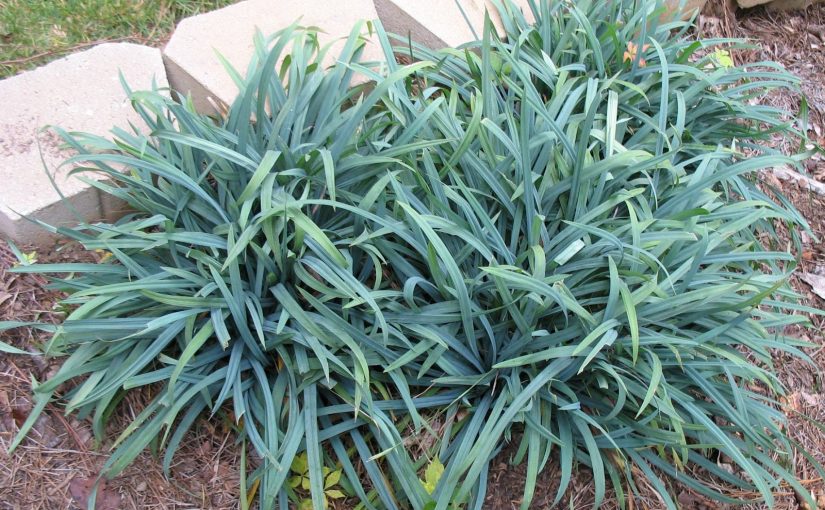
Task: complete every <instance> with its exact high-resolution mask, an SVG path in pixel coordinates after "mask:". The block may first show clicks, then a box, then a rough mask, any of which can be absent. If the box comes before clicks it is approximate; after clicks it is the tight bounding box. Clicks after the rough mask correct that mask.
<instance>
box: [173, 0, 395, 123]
mask: <svg viewBox="0 0 825 510" xmlns="http://www.w3.org/2000/svg"><path fill="white" fill-rule="evenodd" d="M377 18H378V15H377V14H376V12H375V7H374V6H373V3H372V0H346V1H340V0H301V1H298V0H278V1H276V0H245V1H243V2H239V3H236V4H232V5H229V6H227V7H224V8H222V9H218V10H216V11H212V12H208V13H205V14H199V15H197V16H193V17H191V18H187V19H185V20H183V21H181V22H180V23H179V24H178V27H177V29H176V30H175V33H174V34H173V35H172V38H171V39H170V40H169V43H168V44H167V45H166V48H164V50H163V54H164V62H165V63H166V69H167V74H168V76H169V83H170V85H171V86H172V89H173V90H176V91H179V92H181V93H184V94H191V95H192V99H193V102H194V104H195V107H196V108H197V109H198V111H201V112H204V113H213V112H214V111H215V108H214V107H213V104H219V105H220V104H221V103H223V104H226V105H228V104H231V103H232V101H233V100H234V99H235V97H236V96H237V94H238V88H237V86H236V85H235V83H234V82H233V81H232V78H231V77H230V75H229V74H228V73H227V71H226V69H225V68H224V66H223V64H221V62H220V60H219V58H218V54H220V55H222V56H223V57H224V58H225V59H226V60H227V61H228V62H229V63H230V64H231V65H232V67H234V68H235V69H236V70H237V71H238V72H240V73H241V74H242V75H245V74H246V71H247V66H248V64H249V62H250V60H251V58H252V56H253V55H254V52H255V48H254V43H253V37H254V35H255V32H256V30H259V31H260V32H261V33H262V34H263V35H264V36H269V35H271V34H273V33H275V32H276V31H278V30H281V29H283V28H285V27H287V26H289V25H290V24H292V23H294V22H295V21H297V20H299V19H300V23H301V25H303V26H316V27H319V28H320V29H321V30H322V33H321V34H320V37H319V39H320V42H321V44H322V45H323V44H326V43H330V42H334V44H333V46H332V48H331V49H330V51H329V53H328V54H327V57H326V63H327V64H328V65H331V64H333V63H334V62H335V59H336V58H337V57H338V55H339V53H340V49H341V48H342V47H343V45H344V42H345V41H344V40H345V38H346V37H347V36H348V35H349V34H350V32H351V31H352V29H353V27H354V26H355V24H356V23H357V22H359V21H362V20H367V21H372V20H375V19H377ZM363 58H364V59H365V60H379V59H381V58H382V52H381V48H380V47H379V45H378V43H377V41H375V40H370V41H368V43H367V47H366V48H365V51H364V56H363ZM210 100H211V101H210Z"/></svg>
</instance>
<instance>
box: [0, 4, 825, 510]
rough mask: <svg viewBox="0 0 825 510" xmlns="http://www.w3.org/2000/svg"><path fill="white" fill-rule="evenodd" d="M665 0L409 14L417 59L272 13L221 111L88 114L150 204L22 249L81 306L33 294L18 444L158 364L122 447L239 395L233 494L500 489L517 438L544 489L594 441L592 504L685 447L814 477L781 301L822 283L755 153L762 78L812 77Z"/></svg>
mask: <svg viewBox="0 0 825 510" xmlns="http://www.w3.org/2000/svg"><path fill="white" fill-rule="evenodd" d="M658 7H659V5H658V4H657V3H652V2H651V3H648V2H622V1H616V2H588V1H585V2H576V3H575V4H574V3H572V2H533V3H532V5H531V12H529V13H522V12H519V11H518V10H517V9H516V8H515V7H514V6H513V5H511V4H509V3H508V4H499V9H500V12H501V17H502V20H503V25H504V27H505V32H506V34H502V36H499V35H498V34H496V33H495V31H494V30H493V29H492V28H491V24H490V23H487V26H486V28H485V31H484V33H483V34H482V37H481V38H480V40H479V41H477V42H474V43H469V44H468V45H466V46H465V47H462V48H459V49H452V50H450V49H448V50H442V51H430V50H427V49H425V48H422V47H419V46H416V45H415V44H414V43H407V42H404V41H400V42H399V47H398V48H396V49H395V50H396V51H398V52H403V53H406V54H408V55H411V56H412V57H413V58H412V60H413V61H414V62H415V63H414V64H411V65H406V66H402V65H398V64H396V63H395V60H394V59H393V58H392V55H393V51H394V50H393V49H392V48H391V46H390V43H389V42H388V38H387V37H386V35H385V34H384V33H383V31H382V30H381V28H380V26H375V27H374V28H375V32H376V34H375V37H376V38H377V40H378V41H379V42H380V44H381V46H382V48H383V49H384V51H385V54H386V55H387V57H389V58H388V59H387V60H388V62H386V63H384V64H382V65H375V64H370V63H361V62H360V58H359V55H360V52H361V50H362V48H363V44H364V41H363V40H362V39H361V38H360V37H359V35H358V29H356V30H355V31H354V32H353V35H352V36H351V37H350V38H349V39H348V40H347V43H346V45H345V47H344V49H343V51H342V53H341V56H340V57H339V58H338V63H337V64H336V65H334V66H332V67H331V68H329V69H324V66H323V65H322V64H321V62H322V60H323V57H324V55H325V53H326V52H327V51H328V49H327V48H325V47H320V46H319V45H318V43H317V38H316V37H315V34H314V33H313V32H312V31H306V30H298V29H297V28H296V27H294V26H293V27H289V28H288V29H285V30H283V31H282V32H279V33H278V34H276V36H275V37H274V38H273V39H272V40H271V41H264V40H263V39H260V38H259V39H258V41H257V47H258V57H257V60H256V64H255V65H253V66H251V67H250V69H251V70H252V72H251V74H250V75H249V77H248V78H246V79H240V78H239V84H240V85H241V94H240V95H239V97H238V99H237V100H236V101H235V102H234V104H233V105H232V106H231V108H230V110H229V113H228V115H227V116H226V118H221V119H217V121H216V120H215V119H212V118H209V117H206V116H203V115H199V114H197V113H195V112H194V111H193V109H192V107H191V105H189V104H188V103H186V102H184V103H183V104H178V103H175V102H173V101H171V100H169V99H166V98H165V97H164V96H163V95H161V94H159V93H157V92H140V93H134V94H133V95H132V98H133V103H134V105H135V108H136V109H137V111H138V112H140V113H141V115H142V116H143V118H144V120H145V121H146V123H147V124H148V125H149V127H150V132H149V133H148V134H143V133H140V132H126V131H123V130H115V135H116V139H115V141H114V142H110V141H107V140H105V139H103V138H99V137H95V136H91V135H85V134H68V133H66V134H65V137H66V140H67V141H68V142H69V144H70V145H71V146H72V147H74V148H75V149H76V150H77V151H78V152H79V155H78V156H77V157H75V158H73V159H72V160H71V162H72V163H83V164H84V165H86V166H87V167H88V168H89V169H93V170H94V171H102V172H105V173H106V174H108V176H109V177H110V179H111V182H110V183H103V182H99V181H92V182H93V184H94V185H95V186H97V187H98V188H99V189H100V190H101V191H103V192H105V193H108V194H110V195H112V196H113V197H116V198H118V199H121V200H124V201H125V202H127V203H128V204H129V206H130V207H131V208H132V209H133V210H134V213H132V214H130V215H127V216H126V217H124V218H123V219H121V220H119V221H118V222H116V223H112V224H108V223H99V224H93V225H88V224H86V225H81V226H79V227H78V228H75V229H60V232H62V233H63V234H65V235H66V236H68V237H70V238H72V239H75V240H77V241H78V242H80V243H81V244H82V245H83V246H85V247H86V248H87V249H89V250H104V251H106V252H108V253H110V254H111V256H110V257H109V258H108V259H107V260H106V261H104V262H102V263H99V264H60V265H29V266H22V267H20V268H18V270H19V271H33V272H39V273H46V274H53V275H58V276H54V277H53V285H54V287H55V288H58V289H60V290H62V291H64V292H66V293H67V294H68V297H67V298H66V299H65V300H64V304H65V305H67V306H69V307H71V308H72V311H71V313H70V314H69V315H68V316H67V318H66V320H65V321H64V322H63V323H62V324H61V325H59V326H54V327H52V326H48V325H34V326H35V327H40V328H43V329H49V330H51V331H53V332H54V335H53V337H52V339H51V340H50V341H49V343H48V344H47V345H46V346H44V347H45V351H46V352H47V353H48V354H52V355H67V356H68V357H67V358H66V361H65V362H64V365H63V367H62V368H61V370H60V371H59V372H58V373H57V374H56V375H55V376H54V377H52V378H51V379H50V380H48V381H43V382H38V383H37V384H36V386H35V393H36V395H37V402H38V405H37V406H36V408H35V410H34V412H33V413H32V415H31V417H30V418H29V420H28V421H27V422H26V424H25V425H24V426H23V428H22V429H21V432H20V435H19V436H18V438H17V439H16V441H15V443H14V445H15V446H16V444H18V443H19V441H20V440H21V439H22V438H23V436H24V435H25V434H26V432H27V431H28V429H29V428H30V427H31V425H32V423H33V421H34V419H35V418H36V416H37V414H38V413H39V412H40V411H42V409H43V408H44V406H45V405H46V403H47V402H48V401H50V400H51V399H52V398H53V397H54V396H55V391H56V390H57V389H58V388H60V387H61V386H62V385H63V384H64V383H66V382H68V381H79V383H78V384H77V385H76V386H74V387H73V388H72V389H70V390H68V391H67V392H66V393H64V394H63V395H61V397H62V401H63V402H64V403H65V406H66V411H67V412H77V413H78V414H79V416H81V417H89V418H91V420H92V423H93V425H94V431H95V434H96V437H97V438H98V439H99V440H103V439H104V434H103V433H104V429H105V426H106V423H107V420H108V418H109V417H110V416H111V414H112V413H113V412H115V409H116V406H117V404H118V402H119V400H120V399H121V398H122V397H123V395H124V393H125V392H128V391H130V390H132V389H134V388H139V387H144V386H149V387H151V388H153V389H154V395H155V398H154V400H152V401H151V402H150V403H149V404H148V405H147V407H146V409H145V410H144V411H143V412H142V413H141V414H140V415H139V416H138V417H136V419H135V421H134V422H133V423H132V424H131V425H130V426H129V427H128V428H127V429H126V430H125V431H124V432H123V433H122V434H121V436H120V437H119V438H118V439H117V440H116V441H115V448H114V451H113V453H112V455H111V457H110V459H109V460H108V462H107V463H106V466H105V467H104V472H103V474H104V475H105V476H115V475H117V474H118V473H119V472H120V471H121V470H122V469H123V468H124V467H125V466H126V465H127V464H128V463H129V462H130V461H131V460H132V459H134V457H135V456H136V455H137V454H138V453H139V452H140V451H142V450H143V449H144V448H146V447H147V446H149V445H154V446H158V447H163V448H165V450H164V451H165V454H164V458H163V463H164V467H165V468H167V469H168V468H169V465H170V463H171V460H172V456H173V455H174V453H175V451H176V449H177V446H178V445H179V443H180V441H181V439H182V438H183V436H184V434H185V432H186V431H187V430H188V429H189V428H190V427H191V426H192V424H193V423H194V422H195V421H196V420H197V419H199V418H204V419H208V418H209V417H210V416H212V415H214V414H216V413H227V414H230V415H231V416H232V417H233V418H234V419H235V420H236V422H237V425H238V426H237V429H238V432H237V433H238V439H239V440H240V441H243V442H244V443H245V444H249V445H251V447H252V448H253V449H254V451H255V452H256V454H257V457H258V458H259V459H260V460H259V462H258V467H257V468H256V469H255V470H254V472H253V473H251V475H249V477H247V476H246V474H244V477H243V478H242V483H241V485H242V487H241V488H242V492H243V494H242V498H241V499H242V502H241V506H242V507H246V506H247V505H248V499H247V494H246V490H247V488H248V487H251V486H252V485H253V484H254V485H255V487H256V488H257V489H256V493H257V494H258V500H259V503H260V506H261V508H287V507H288V505H289V502H290V501H297V500H298V495H296V490H298V487H306V490H307V492H308V494H309V495H310V496H309V497H310V498H311V502H312V505H313V506H314V507H315V508H318V509H321V508H324V507H325V505H327V497H326V494H325V489H327V490H328V492H329V489H330V487H329V486H328V485H330V482H329V479H330V473H333V474H334V475H333V477H334V478H335V482H336V483H337V482H338V481H339V477H340V482H341V487H342V488H343V489H344V490H345V492H346V493H347V495H348V496H350V497H352V498H353V499H354V500H356V501H359V502H360V504H361V508H368V509H378V508H382V509H383V508H387V509H401V508H412V509H415V510H421V509H437V510H443V509H446V508H468V509H470V508H472V509H479V508H482V507H483V504H484V497H485V493H486V481H487V473H488V469H489V467H490V462H491V460H492V459H493V457H494V456H495V455H496V454H497V453H498V452H500V451H501V450H502V448H503V447H504V446H505V445H506V444H507V443H508V442H510V441H516V442H517V444H518V447H517V449H516V453H515V455H514V458H513V460H514V461H515V462H525V463H526V467H527V469H526V473H527V479H526V484H525V489H524V500H523V503H522V507H523V508H527V507H528V506H529V504H530V501H531V498H532V495H533V492H534V490H535V484H536V478H537V475H538V473H539V472H540V471H541V470H542V469H543V468H544V467H545V466H546V465H547V463H548V462H559V463H560V466H561V484H560V488H559V490H558V494H557V497H556V500H557V501H559V500H560V499H561V498H562V497H563V495H564V494H565V493H566V491H567V489H568V487H569V482H570V479H571V474H572V472H573V468H574V465H575V464H577V463H579V464H582V465H585V466H588V467H589V468H590V469H591V470H592V472H593V479H594V485H595V491H596V500H597V502H596V504H597V505H598V504H600V502H601V501H602V500H603V498H604V497H605V494H606V491H607V485H608V481H609V482H610V485H611V486H612V491H613V492H614V493H615V496H616V497H617V498H618V499H619V501H620V502H624V501H625V499H626V498H628V497H632V494H627V493H625V489H626V488H629V490H630V491H631V492H636V491H637V480H638V477H639V476H643V477H645V478H646V479H647V480H648V482H649V483H650V484H652V485H653V486H654V487H655V488H657V489H658V490H659V492H660V494H661V495H662V498H663V500H664V501H665V502H666V504H667V505H668V507H669V508H674V509H675V508H676V504H675V503H674V501H673V499H672V497H671V496H669V495H668V494H669V490H668V485H667V482H666V481H665V480H664V479H662V477H663V476H664V477H666V478H672V479H675V480H678V481H679V482H681V483H682V484H685V485H687V486H689V487H691V488H693V489H694V490H696V491H697V492H699V493H701V494H705V495H707V496H710V497H712V498H714V499H716V500H718V501H722V502H731V501H735V500H734V498H732V497H730V496H727V495H725V494H724V493H720V492H718V491H717V490H716V489H715V488H714V487H711V486H709V485H708V484H707V483H705V482H703V481H702V480H700V479H696V478H693V477H692V476H691V475H690V472H692V471H691V470H690V469H688V468H692V467H699V468H703V469H704V470H706V471H707V472H708V473H709V474H711V475H714V476H715V477H717V478H718V479H719V480H721V481H723V482H724V483H726V484H729V485H730V486H733V487H736V488H738V489H740V490H742V491H743V492H744V491H756V492H758V493H759V494H760V495H761V498H762V499H764V500H765V501H766V502H768V503H769V504H770V503H772V501H773V497H772V493H773V492H774V491H775V490H777V489H778V487H779V486H780V484H783V483H787V484H789V485H790V486H791V487H793V488H794V489H796V490H797V492H798V493H799V494H801V495H802V496H805V497H807V494H808V493H807V491H805V490H804V488H803V487H802V486H801V484H800V483H799V482H798V480H797V479H796V477H795V475H794V473H792V472H791V471H789V469H788V465H789V462H790V455H791V452H792V451H793V448H794V446H795V445H794V444H793V442H792V441H791V440H790V439H789V438H788V437H787V436H786V434H785V433H784V431H783V423H784V422H785V417H784V416H783V415H782V413H781V412H780V411H779V410H778V407H777V401H776V400H777V397H778V396H780V395H781V394H782V386H781V384H780V382H779V381H778V380H777V378H776V375H775V373H774V370H773V367H772V362H771V351H773V350H780V351H784V352H787V353H789V354H791V355H793V356H798V357H801V358H805V355H804V353H803V352H802V351H800V350H799V348H800V347H802V346H804V345H805V344H804V343H803V342H800V341H798V340H795V339H793V338H788V337H786V336H783V334H782V330H783V328H784V327H785V326H787V325H790V324H799V323H804V322H805V320H806V319H805V317H804V315H802V314H800V313H799V312H815V311H814V310H808V309H805V308H804V307H801V306H799V305H797V304H795V300H796V298H797V296H796V295H795V294H794V293H793V292H792V291H791V289H790V288H789V287H788V285H787V279H788V276H789V274H790V272H791V271H792V270H793V269H794V266H795V259H794V257H793V256H792V255H790V254H789V253H786V252H782V251H771V250H770V249H769V248H768V247H767V246H769V243H768V242H766V241H765V239H770V238H772V237H773V236H774V235H775V234H774V232H773V229H772V224H773V223H774V222H784V223H786V224H788V225H790V226H791V227H795V226H797V225H801V226H803V227H804V226H805V222H804V220H803V219H802V218H801V217H800V216H799V215H798V213H796V211H794V210H793V209H792V208H791V207H790V206H789V205H788V204H787V203H786V202H785V201H784V200H782V199H781V197H780V198H779V200H780V202H778V203H777V202H776V201H774V200H772V199H771V198H770V197H768V196H766V195H765V194H764V193H763V192H762V191H760V190H759V188H758V187H757V186H756V185H755V182H754V175H755V172H756V171H757V170H760V169H764V168H768V167H771V166H775V165H779V164H791V165H792V164H795V163H796V159H797V158H794V157H786V156H781V155H778V154H775V153H773V152H772V151H770V150H769V149H768V148H766V147H762V146H761V145H760V140H764V139H766V138H767V137H768V136H770V135H771V134H772V133H774V132H779V133H785V134H795V131H794V128H793V125H791V124H788V123H785V121H783V120H782V119H783V115H784V112H781V111H778V110H775V109H772V108H769V107H765V106H759V105H758V104H757V102H756V101H755V100H756V99H758V98H759V97H761V96H762V95H764V94H766V93H767V92H768V91H770V90H771V89H773V88H777V87H789V88H794V87H795V86H796V80H795V79H794V78H793V77H792V76H791V75H789V74H788V73H786V72H785V71H783V70H782V69H780V68H778V67H777V66H776V65H774V64H771V63H764V64H760V65H758V66H754V67H753V68H751V69H742V68H737V67H733V66H732V65H730V63H728V62H720V59H719V58H716V57H714V55H715V54H714V52H713V48H715V47H718V46H720V45H727V44H732V43H733V41H728V40H708V41H692V40H690V38H689V37H688V33H687V30H688V24H686V23H682V22H675V21H667V22H663V21H662V19H663V17H662V11H661V10H660V9H658ZM504 35H506V37H504ZM287 48H289V49H290V50H289V51H290V53H289V55H287V54H286V53H285V52H286V49H287ZM356 74H357V75H360V76H362V77H366V78H367V79H368V80H370V81H371V84H370V85H369V86H365V85H361V86H356V87H354V88H352V87H350V83H351V78H352V77H353V76H354V75H356ZM250 118H253V119H254V121H253V122H250ZM745 150H747V152H748V153H749V156H748V157H745V154H744V151H745ZM124 168H125V169H126V171H125V172H123V171H121V170H122V169H124ZM19 326H23V325H21V324H6V325H5V326H3V327H4V328H8V327H19ZM230 411H231V413H230ZM411 431H412V433H413V434H414V435H415V436H416V437H415V439H416V440H417V441H418V442H419V443H420V444H421V445H426V446H424V448H425V451H424V453H423V454H418V453H415V450H410V449H409V448H408V444H409V441H410V437H409V435H410V434H411ZM720 455H724V457H725V459H727V460H728V461H729V463H730V464H732V465H733V466H735V469H734V470H733V472H732V473H731V472H729V471H728V470H725V469H722V468H720V467H719V466H718V464H717V463H716V462H715V460H714V459H718V458H719V456H720ZM296 459H298V460H299V461H300V462H299V464H300V469H297V468H295V467H294V466H295V463H296ZM290 466H293V467H292V471H294V472H296V473H298V474H299V475H298V476H296V477H293V478H295V479H296V480H297V482H296V483H294V484H293V483H288V478H289V477H290V476H291V472H290ZM422 478H423V479H424V480H423V482H422V480H421V479H422ZM335 491H336V492H338V491H337V489H335ZM811 504H812V503H811Z"/></svg>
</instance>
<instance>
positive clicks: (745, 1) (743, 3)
mask: <svg viewBox="0 0 825 510" xmlns="http://www.w3.org/2000/svg"><path fill="white" fill-rule="evenodd" d="M770 1H771V0H736V3H737V4H739V7H740V8H742V9H750V8H751V7H756V6H757V5H762V4H766V3H769V2H770Z"/></svg>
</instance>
